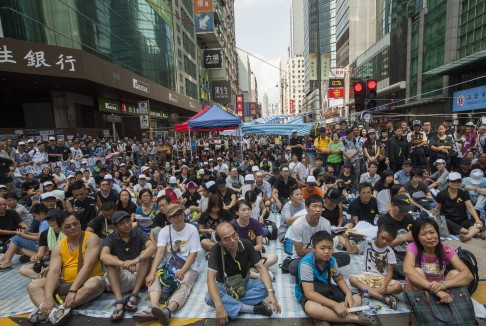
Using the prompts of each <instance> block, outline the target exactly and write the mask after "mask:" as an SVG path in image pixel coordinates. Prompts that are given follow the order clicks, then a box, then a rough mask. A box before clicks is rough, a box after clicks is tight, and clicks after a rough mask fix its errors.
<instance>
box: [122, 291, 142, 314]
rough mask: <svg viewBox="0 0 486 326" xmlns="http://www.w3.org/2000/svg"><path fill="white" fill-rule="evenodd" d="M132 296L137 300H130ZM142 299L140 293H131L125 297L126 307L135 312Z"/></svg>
mask: <svg viewBox="0 0 486 326" xmlns="http://www.w3.org/2000/svg"><path fill="white" fill-rule="evenodd" d="M131 297H134V298H135V300H130V298H131ZM140 300H142V298H141V297H140V295H138V294H137V293H130V294H129V295H127V296H126V297H125V309H126V310H127V311H128V312H135V311H137V310H138V303H139V302H140Z"/></svg>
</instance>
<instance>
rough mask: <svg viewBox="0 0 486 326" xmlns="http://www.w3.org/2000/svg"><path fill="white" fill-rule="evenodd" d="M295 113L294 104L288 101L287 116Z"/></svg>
mask: <svg viewBox="0 0 486 326" xmlns="http://www.w3.org/2000/svg"><path fill="white" fill-rule="evenodd" d="M294 113H295V103H294V100H290V103H289V114H294Z"/></svg>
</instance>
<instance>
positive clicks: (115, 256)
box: [100, 211, 155, 321]
mask: <svg viewBox="0 0 486 326" xmlns="http://www.w3.org/2000/svg"><path fill="white" fill-rule="evenodd" d="M111 222H112V224H113V228H114V232H113V233H111V234H110V235H108V236H107V237H106V238H104V239H103V242H102V249H101V255H100V259H101V260H102V261H103V263H104V265H105V267H106V269H107V271H106V274H105V280H106V281H107V283H108V284H110V287H111V290H112V292H113V294H114V296H115V303H114V311H113V313H112V315H111V320H112V321H117V320H121V319H123V317H124V314H125V310H127V311H129V312H135V311H137V308H138V305H139V304H140V301H141V297H140V290H141V289H142V287H144V286H145V277H146V276H147V274H148V272H149V268H150V263H151V258H152V255H153V254H154V252H155V244H154V243H153V242H152V241H151V240H150V237H149V236H148V234H147V233H145V232H142V231H140V230H136V229H133V225H132V218H131V216H130V214H129V213H127V212H125V211H117V212H114V213H113V215H112V216H111ZM127 248H130V250H127ZM122 293H129V294H128V295H127V296H126V297H125V298H123V297H122Z"/></svg>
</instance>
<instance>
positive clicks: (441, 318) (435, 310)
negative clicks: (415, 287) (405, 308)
mask: <svg viewBox="0 0 486 326" xmlns="http://www.w3.org/2000/svg"><path fill="white" fill-rule="evenodd" d="M448 292H449V294H450V295H451V297H452V302H451V303H450V304H445V303H441V302H440V299H439V298H438V297H437V296H436V295H434V294H432V293H430V292H429V291H416V292H404V293H405V298H406V299H407V300H408V302H409V303H410V314H409V319H408V325H409V326H411V325H412V315H414V316H415V318H416V319H417V321H418V323H419V325H427V326H439V325H454V326H459V325H461V326H469V325H471V326H472V325H476V317H475V315H474V306H473V303H472V301H471V297H470V296H469V292H468V290H467V288H466V287H461V288H451V289H449V290H448Z"/></svg>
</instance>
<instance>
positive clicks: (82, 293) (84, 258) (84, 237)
mask: <svg viewBox="0 0 486 326" xmlns="http://www.w3.org/2000/svg"><path fill="white" fill-rule="evenodd" d="M60 225H61V229H62V231H63V232H64V234H65V235H66V238H64V239H62V240H61V241H60V242H59V243H58V244H57V245H56V246H55V247H54V249H53V250H52V253H51V262H50V265H49V272H48V273H47V277H46V278H41V279H37V280H34V281H32V282H31V283H29V285H28V287H27V290H28V292H29V295H30V298H31V300H32V303H33V304H34V305H35V306H36V307H37V308H36V309H34V311H33V312H32V313H31V314H30V315H29V317H28V318H27V320H28V321H29V322H30V323H33V324H36V323H44V322H46V321H47V320H49V321H50V322H51V323H52V324H53V325H57V324H61V323H64V322H65V321H66V318H68V316H69V314H70V311H71V308H74V307H78V306H80V305H83V304H85V303H87V302H89V301H91V300H93V299H95V298H97V297H98V296H100V295H101V294H102V293H103V291H104V290H105V280H104V278H103V268H102V266H101V263H100V260H99V257H100V252H101V242H100V238H98V237H97V236H96V234H93V233H91V232H84V231H82V230H81V223H80V221H79V220H78V218H77V217H76V216H75V215H74V214H72V213H68V214H67V215H63V216H61V219H60ZM80 250H81V252H80ZM80 254H81V257H79V255H80ZM80 263H81V264H80ZM60 278H61V279H62V282H59V279H60ZM55 295H56V297H57V296H58V297H60V300H59V301H57V302H56V301H55V299H54V296H55ZM60 302H64V303H63V304H61V303H60Z"/></svg>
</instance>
